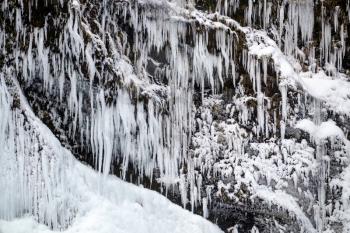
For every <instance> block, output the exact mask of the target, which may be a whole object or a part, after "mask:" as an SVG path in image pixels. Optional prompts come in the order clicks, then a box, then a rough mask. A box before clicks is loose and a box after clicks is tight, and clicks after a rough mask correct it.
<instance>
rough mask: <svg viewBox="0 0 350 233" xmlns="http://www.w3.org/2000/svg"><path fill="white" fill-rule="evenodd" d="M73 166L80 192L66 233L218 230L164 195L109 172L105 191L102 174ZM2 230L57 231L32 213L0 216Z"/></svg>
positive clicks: (4, 232)
mask: <svg viewBox="0 0 350 233" xmlns="http://www.w3.org/2000/svg"><path fill="white" fill-rule="evenodd" d="M74 163H75V165H74V167H71V169H72V174H70V175H71V177H74V181H72V183H74V184H72V185H75V188H76V189H77V191H78V192H79V199H80V200H79V203H78V205H79V211H78V212H77V214H76V215H77V216H76V218H75V219H74V221H73V222H72V225H71V226H69V227H68V229H66V230H64V231H62V232H65V233H77V232H85V233H110V232H115V233H125V232H128V233H147V232H149V233H157V232H159V233H163V232H174V233H182V232H188V233H200V232H203V233H205V232H206V233H215V232H221V230H220V229H219V228H218V227H217V226H215V225H214V224H212V223H210V222H208V221H207V220H204V219H203V218H201V217H200V216H196V215H194V214H192V213H190V212H189V211H186V210H184V209H182V208H181V207H179V206H177V205H175V204H172V203H171V202H170V201H169V200H167V199H166V198H165V197H163V196H162V195H160V194H158V193H156V192H153V191H150V190H146V189H144V188H141V187H136V186H135V185H132V184H128V183H126V182H123V181H121V180H120V179H118V178H115V177H112V176H108V177H107V178H106V179H105V180H104V181H103V182H104V184H103V188H102V191H101V192H99V191H98V189H96V187H97V185H98V183H99V182H100V179H101V176H100V175H99V174H98V173H96V172H95V171H93V170H92V169H91V168H88V167H86V166H84V165H82V164H80V163H79V162H77V161H74ZM0 232H2V233H49V232H55V231H52V230H50V229H49V228H48V227H47V226H45V225H43V224H38V223H37V222H36V221H35V220H34V219H33V218H32V217H28V216H26V217H22V218H19V219H14V220H12V221H4V220H0Z"/></svg>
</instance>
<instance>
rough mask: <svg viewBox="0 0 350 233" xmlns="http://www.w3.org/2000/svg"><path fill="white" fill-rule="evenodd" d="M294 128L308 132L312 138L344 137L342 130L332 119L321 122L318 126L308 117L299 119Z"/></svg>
mask: <svg viewBox="0 0 350 233" xmlns="http://www.w3.org/2000/svg"><path fill="white" fill-rule="evenodd" d="M295 128H298V129H302V130H304V131H306V132H308V133H309V134H310V135H311V136H312V137H313V138H315V139H318V140H321V139H327V138H339V139H345V136H344V132H343V130H342V129H341V128H339V127H338V126H337V125H336V123H335V122H334V121H333V120H328V121H326V122H322V123H321V124H320V125H319V126H317V125H315V124H314V123H313V122H312V121H311V120H309V119H303V120H301V121H299V122H298V123H297V124H296V126H295Z"/></svg>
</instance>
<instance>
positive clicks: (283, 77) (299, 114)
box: [0, 0, 350, 232]
mask: <svg viewBox="0 0 350 233" xmlns="http://www.w3.org/2000/svg"><path fill="white" fill-rule="evenodd" d="M348 8H349V7H348V5H347V4H346V1H340V0H339V1H327V0H325V1H322V2H321V1H312V0H308V1H293V0H288V1H279V0H267V1H258V2H257V1H255V2H253V1H252V0H249V1H241V2H240V1H237V0H233V1H230V2H227V1H219V2H212V1H196V2H186V1H184V2H181V1H179V2H154V1H141V2H138V1H111V0H103V1H100V0H84V1H80V2H79V1H77V0H74V1H63V0H62V1H58V0H57V1H55V0H49V1H43V2H40V3H38V4H36V3H35V1H25V0H24V1H6V2H3V3H2V8H1V10H0V21H1V22H4V23H3V24H1V26H0V37H1V38H3V39H0V49H1V51H2V52H1V54H0V69H1V75H2V76H1V77H6V78H8V79H16V80H18V83H19V86H20V87H21V89H22V91H23V93H24V95H25V97H26V99H27V100H28V102H29V105H30V107H31V108H32V109H33V111H34V113H35V114H36V116H37V117H39V118H40V119H41V120H42V121H43V122H44V123H45V124H46V126H48V127H49V129H50V130H51V131H52V132H53V133H54V134H55V135H56V137H57V138H58V139H59V141H60V142H61V143H62V144H63V145H64V147H66V148H67V149H68V150H70V151H71V152H72V153H73V154H74V155H75V156H76V158H78V159H79V160H81V161H83V162H85V163H87V164H89V165H91V166H93V167H94V168H96V169H97V170H98V171H99V172H101V173H111V174H115V175H117V176H119V177H121V178H123V179H125V180H127V181H129V182H133V183H136V184H142V185H143V186H145V187H147V188H150V189H153V190H156V191H159V192H160V193H162V194H164V195H166V196H167V197H168V198H169V199H170V200H172V201H174V202H175V203H177V204H179V205H182V206H183V207H184V208H187V209H189V210H192V211H193V212H195V213H197V214H200V215H203V216H204V217H206V218H208V219H209V220H211V221H212V222H214V223H217V224H218V225H219V226H220V227H221V228H222V229H223V230H224V231H227V232H235V230H238V231H239V232H249V231H251V230H252V232H255V231H253V230H254V229H258V230H259V232H279V231H281V232H299V231H305V232H324V231H326V230H329V232H346V230H349V229H350V228H348V227H349V226H348V225H347V222H346V219H347V218H346V216H347V206H348V203H347V202H349V197H348V196H347V195H348V193H347V192H346V190H347V189H346V188H347V186H346V182H347V180H346V177H347V176H346V174H347V166H348V161H347V156H348V155H349V148H348V147H349V141H348V140H349V133H348V132H349V130H350V125H349V122H350V121H349V116H350V104H349V103H350V90H347V87H350V84H349V78H348V76H347V74H349V61H348V57H349V56H348V55H349V49H348V44H349V42H350V41H349V40H350V37H349V36H348V32H349V14H350V11H349V10H348ZM315 85H319V86H320V87H319V89H318V88H315ZM329 120H332V121H329ZM310 127H311V129H310ZM339 131H341V132H343V134H341V133H339ZM333 132H336V133H333Z"/></svg>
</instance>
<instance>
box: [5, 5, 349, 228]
mask: <svg viewBox="0 0 350 233" xmlns="http://www.w3.org/2000/svg"><path fill="white" fill-rule="evenodd" d="M33 4H34V5H33V6H31V7H35V3H33ZM59 4H63V2H61V3H59ZM220 4H222V5H220ZM20 5H21V6H20V7H18V8H17V9H15V10H14V9H12V10H10V9H7V6H8V3H7V1H3V2H2V4H1V7H2V11H8V14H12V15H13V17H12V19H13V20H15V21H16V34H17V38H18V41H22V42H23V43H25V44H26V43H28V49H27V50H26V51H21V50H20V46H19V45H17V46H18V47H17V48H16V49H14V54H13V56H14V58H15V59H14V61H15V69H16V73H21V75H22V77H21V79H22V80H23V81H24V82H28V83H30V82H31V81H32V80H33V79H34V78H35V77H40V78H41V81H42V83H43V87H44V88H45V91H46V92H47V93H51V94H56V95H57V96H58V99H59V101H62V102H65V103H66V104H67V105H68V109H67V111H66V114H67V115H68V116H70V117H71V118H72V122H73V123H72V124H71V128H70V133H71V134H72V135H74V134H76V133H80V135H79V136H80V138H81V142H80V143H81V144H86V145H87V146H88V147H89V148H90V150H91V152H92V154H93V156H94V161H95V166H96V168H97V169H98V170H99V171H100V172H103V173H105V174H107V173H109V172H110V169H111V164H112V162H113V161H119V162H120V164H122V165H121V166H122V167H121V171H122V174H118V175H121V176H122V177H123V178H126V174H127V172H128V169H129V164H132V165H133V169H135V170H136V171H137V172H138V174H139V176H140V179H142V177H143V176H147V177H149V178H151V180H152V178H153V173H154V170H155V169H157V170H158V171H159V181H160V182H161V183H162V184H164V185H165V186H166V187H167V188H168V187H169V186H170V185H178V187H179V188H180V191H181V194H182V202H183V205H184V206H185V205H187V203H189V202H190V203H191V206H192V210H193V209H194V208H195V207H196V206H198V205H201V204H204V205H206V204H208V203H207V202H208V201H207V200H208V199H207V198H206V197H203V196H202V192H201V191H202V190H201V186H202V175H201V174H200V173H199V172H198V171H197V170H196V168H195V165H194V164H198V162H197V163H195V162H194V161H192V158H191V157H190V156H188V146H189V145H190V143H191V134H192V128H193V124H194V122H193V114H194V113H193V110H194V106H193V93H194V89H195V88H196V87H199V88H200V89H201V92H202V96H203V95H204V94H203V93H204V89H205V88H210V89H211V91H212V92H213V93H218V92H220V90H221V88H222V87H223V84H224V82H225V81H226V80H233V83H235V80H236V75H237V72H236V64H235V63H236V62H237V57H238V56H239V55H241V56H242V58H241V59H240V60H241V62H242V63H243V64H244V67H245V68H246V70H247V71H248V73H249V74H250V77H251V80H252V82H253V83H254V90H255V92H256V99H257V115H258V119H257V122H258V126H257V129H256V133H257V134H258V135H264V136H266V137H268V136H269V134H270V133H271V132H273V133H276V130H275V129H274V128H273V126H274V125H276V124H277V122H275V121H276V120H274V119H270V118H269V114H268V113H267V112H268V110H269V107H270V106H269V104H267V105H266V104H265V102H266V101H265V100H266V98H265V95H264V93H263V92H262V88H261V85H262V82H265V83H266V82H268V80H267V59H268V58H266V57H265V58H259V57H257V56H256V55H254V54H247V53H243V54H239V55H237V54H235V35H234V34H232V33H228V32H227V31H225V30H222V29H217V30H215V42H216V44H215V45H214V46H215V48H216V50H215V51H216V52H215V53H213V52H210V51H209V50H210V49H209V48H208V47H209V46H208V43H209V38H211V37H210V36H211V35H210V34H209V31H207V30H204V31H196V29H195V28H191V30H192V33H190V37H192V38H190V40H192V42H193V46H190V45H189V44H191V43H189V44H186V41H187V40H188V39H189V38H188V34H189V32H188V31H189V30H188V27H189V24H188V23H187V22H185V21H182V20H180V19H179V18H174V19H169V13H168V12H167V11H165V10H163V9H162V8H159V9H158V10H157V9H152V10H151V9H146V10H144V9H141V10H140V9H138V5H137V4H135V6H133V7H132V4H120V5H118V4H117V5H116V4H115V3H110V2H109V1H108V0H103V1H102V4H101V7H102V9H100V10H101V14H102V17H101V22H99V26H100V27H101V28H100V31H101V32H103V33H101V34H102V35H95V34H93V33H92V32H91V31H90V28H89V27H90V26H89V25H88V24H87V22H88V21H86V20H85V21H84V22H83V21H82V17H83V16H82V14H81V12H80V11H81V10H82V8H83V7H81V6H80V3H79V2H78V1H77V0H74V1H71V2H69V3H68V5H69V16H68V19H67V22H66V25H65V27H64V31H63V32H62V34H61V35H60V38H59V51H60V52H59V53H54V52H52V51H51V50H50V48H48V47H45V43H44V42H45V41H46V40H47V27H49V25H48V24H47V23H46V24H45V26H44V27H43V28H33V30H32V31H31V32H29V31H28V30H27V28H26V26H25V25H24V23H23V22H22V21H21V19H22V15H23V3H22V2H20ZM287 5H288V7H287ZM238 7H239V1H238V0H235V1H233V2H232V1H231V3H228V2H227V1H224V2H223V3H222V1H219V2H218V5H217V7H216V10H217V11H219V12H220V13H221V14H224V15H225V14H227V15H229V14H232V13H234V12H235V11H236V10H237V9H238ZM271 9H272V3H271V2H270V1H266V0H264V1H263V2H262V1H253V0H249V2H248V8H247V9H246V12H245V21H246V24H247V25H248V26H254V25H255V24H257V23H258V22H262V23H261V24H262V27H263V28H268V27H269V25H270V24H271V23H272V21H271V12H272V10H271ZM154 11H156V13H157V14H154V13H155V12H154ZM285 11H287V12H285ZM339 11H340V9H337V11H336V12H339ZM140 12H142V13H141V14H140ZM278 12H279V17H280V18H279V25H278V27H277V28H278V30H277V29H276V33H275V34H276V36H277V41H278V45H279V46H280V48H281V49H282V50H283V52H284V54H286V55H288V56H289V55H291V56H294V57H295V58H298V59H302V60H303V59H305V60H306V59H307V60H308V61H309V62H310V68H311V69H312V68H313V67H314V68H316V65H315V64H316V58H315V52H314V51H315V48H314V47H312V46H313V45H311V44H310V46H311V47H310V48H309V50H310V51H311V52H310V54H309V58H306V57H304V56H303V55H304V54H303V53H300V51H299V49H298V47H297V44H298V42H299V41H301V42H302V43H304V44H308V42H309V41H311V40H312V35H313V26H314V21H313V20H314V13H313V12H314V2H313V1H292V0H291V1H283V4H281V5H280V6H279V7H278ZM170 14H171V12H170ZM120 15H125V20H126V18H127V17H126V16H127V15H128V16H130V19H129V21H128V23H130V24H131V26H132V28H133V30H134V48H132V50H133V51H134V53H135V54H136V57H137V61H135V66H134V67H133V66H132V65H131V62H130V61H129V59H128V58H127V56H128V55H129V52H130V48H128V47H127V46H126V45H125V44H126V43H123V41H125V40H127V35H125V33H123V32H122V30H121V29H119V27H118V24H117V21H118V20H117V19H119V18H120ZM154 15H157V17H156V18H154ZM337 17H338V16H337V13H335V14H334V19H337ZM322 19H323V18H322ZM305 22H307V23H305ZM337 22H338V20H335V21H334V25H333V27H334V28H333V29H334V30H335V31H336V32H338V33H339V35H340V36H339V37H340V38H341V44H342V46H341V47H339V48H338V47H336V46H333V45H332V33H331V27H332V25H331V24H330V22H328V21H326V20H325V19H323V21H322V40H321V48H322V57H321V58H320V59H322V61H323V62H324V63H325V64H328V65H329V67H335V68H334V69H333V70H332V71H334V72H333V73H331V74H335V73H337V72H338V70H340V69H341V67H342V59H343V57H344V53H345V31H344V26H343V25H340V26H339V25H338V23H337ZM83 31H84V33H87V34H89V35H90V37H91V41H90V42H88V43H87V44H85V43H84V39H83V36H82V35H83ZM28 34H29V41H26V38H27V37H28ZM0 35H3V36H1V37H0V50H5V46H6V43H7V42H6V32H5V31H0ZM116 35H122V36H121V37H122V39H120V37H117V36H116ZM299 35H301V38H299ZM107 40H108V48H107V47H106V44H107V43H106V41H107ZM95 51H99V52H100V53H102V54H103V55H104V56H106V57H107V56H109V57H108V59H109V60H108V61H109V62H110V64H112V67H113V69H114V70H115V72H116V73H119V74H122V76H123V78H124V80H123V82H124V84H125V86H124V87H119V88H118V91H117V93H116V95H115V96H114V97H113V98H114V100H115V101H113V103H112V104H110V103H107V101H106V97H105V96H106V93H105V90H104V88H102V87H95V86H93V80H95V79H99V80H109V79H113V77H112V76H113V75H111V74H109V73H108V72H106V71H103V70H102V71H101V70H100V69H99V68H97V65H96V62H97V58H96V57H95V55H94V52H95ZM154 52H155V53H157V54H161V53H166V56H165V57H166V65H159V62H157V61H155V60H154V59H152V58H151V57H150V56H149V54H151V53H154ZM81 59H83V60H85V61H86V62H87V64H88V75H89V77H84V75H83V74H82V72H81V71H80V70H79V69H77V68H76V65H77V64H79V62H80V61H81ZM150 64H152V65H154V66H155V67H156V68H155V71H154V77H153V78H154V79H162V82H164V83H167V86H166V87H165V88H164V86H162V85H159V87H157V88H160V89H162V88H163V89H165V90H166V93H167V99H166V100H165V102H166V104H164V105H161V104H160V103H161V102H162V101H160V100H159V99H158V97H157V94H155V93H156V92H155V91H154V90H153V89H152V88H150V90H147V86H151V85H150V84H151V80H150V79H149V78H148V77H147V75H146V68H145V67H147V66H148V65H150ZM313 64H314V65H313ZM19 71H22V72H19ZM312 71H315V69H313V70H312ZM276 73H278V72H276ZM86 78H89V79H90V87H89V88H88V89H89V91H90V92H89V94H88V97H87V95H86V93H83V89H84V88H83V85H84V79H86ZM130 83H132V85H136V87H137V89H138V94H139V93H140V92H149V93H151V94H149V101H147V103H146V102H143V101H141V100H137V103H136V104H134V102H133V98H132V94H130V93H129V92H128V88H129V86H131V84H130ZM67 88H69V89H68V91H69V95H67V96H66V95H65V94H66V91H67ZM0 94H1V93H0ZM281 94H282V109H283V111H282V115H283V116H282V120H283V122H281V123H280V125H281V127H282V128H283V127H284V124H285V123H284V122H285V121H286V120H287V89H286V87H285V86H281ZM84 98H87V99H84ZM3 99H6V96H5V97H3ZM1 101H2V102H0V103H1V104H2V106H1V110H2V109H9V107H8V106H6V105H5V104H6V102H5V101H4V100H1ZM83 103H89V104H90V107H89V112H88V113H86V112H84V111H83V110H82V109H83ZM9 111H10V110H8V112H9ZM246 111H247V109H246V108H242V113H241V114H242V115H244V114H246ZM271 125H272V126H271ZM1 127H2V128H3V129H2V132H3V134H2V135H8V134H9V133H8V132H9V131H7V128H8V126H1ZM6 127H7V128H6ZM77 129H79V131H78V130H77ZM281 132H282V134H283V132H284V130H283V129H281ZM282 138H283V136H282ZM18 140H20V138H18ZM29 143H30V142H29ZM18 145H20V144H18ZM15 151H16V155H13V156H15V157H16V156H17V157H19V156H18V153H20V151H19V150H18V149H16V150H15ZM33 156H36V155H33ZM30 158H31V157H30ZM30 158H28V159H30ZM9 159H11V158H9ZM12 159H13V158H12ZM33 161H34V163H35V162H38V161H39V159H34V160H33ZM17 163H18V161H17ZM26 163H28V164H32V166H36V169H37V170H40V166H39V164H33V163H32V162H31V161H28V162H26ZM191 164H192V165H193V166H186V168H187V169H185V168H184V166H185V165H191ZM199 166H200V165H199ZM185 170H186V171H185ZM22 176H23V178H25V177H27V176H28V174H22ZM0 181H1V182H4V180H3V179H2V178H1V180H0ZM16 185H17V184H16ZM33 185H34V184H33ZM13 198H14V197H13ZM21 198H23V197H21ZM7 199H11V198H10V197H8V198H5V199H4V200H7ZM28 200H29V199H28ZM28 200H23V201H22V202H18V203H19V204H18V205H24V206H25V208H26V209H32V211H33V212H34V213H35V208H36V207H35V203H34V204H33V203H32V204H31V203H30V202H28ZM0 201H1V200H0ZM11 203H16V200H15V199H12V201H11V202H8V205H12V204H11ZM9 208H10V207H9ZM204 209H205V210H206V208H205V207H204ZM14 210H16V208H14ZM204 212H205V215H207V212H206V211H204ZM17 214H18V213H15V212H14V213H7V212H3V211H2V209H0V217H1V218H11V217H14V216H16V215H17ZM35 214H37V213H35ZM62 221H64V220H62ZM56 222H57V221H56ZM59 222H61V221H59Z"/></svg>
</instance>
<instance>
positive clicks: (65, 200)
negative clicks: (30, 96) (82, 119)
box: [0, 80, 221, 233]
mask: <svg viewBox="0 0 350 233" xmlns="http://www.w3.org/2000/svg"><path fill="white" fill-rule="evenodd" d="M0 88H1V92H0V93H1V95H0V109H1V111H0V112H1V117H2V118H3V119H6V120H5V121H4V122H3V124H2V125H0V138H2V139H4V141H2V142H4V143H5V150H3V151H2V152H1V157H0V159H1V160H0V161H1V166H0V174H2V176H1V177H0V189H1V190H6V191H5V193H3V192H2V194H1V195H0V203H14V201H17V200H18V201H17V203H15V206H16V208H11V207H10V206H8V205H1V206H0V217H1V219H2V220H0V232H1V233H22V232H23V233H48V232H56V230H58V229H59V230H62V232H67V233H73V232H74V233H77V232H86V233H97V232H98V233H110V232H116V233H125V232H128V233H141V232H142V233H144V232H152V233H156V232H160V233H163V232H178V233H182V232H189V233H200V232H203V233H211V232H212V233H214V232H221V230H220V229H219V228H218V227H217V226H215V225H214V224H212V223H210V222H209V221H207V220H205V219H203V218H202V217H200V216H197V215H194V214H192V213H191V212H189V211H187V210H184V209H182V208H181V207H180V206H177V205H175V204H173V203H171V202H170V201H169V200H167V199H166V198H165V197H164V196H162V195H160V194H158V193H156V192H154V191H150V190H146V189H144V188H142V187H137V186H135V185H133V184H129V183H126V182H124V181H122V180H120V179H119V178H116V177H114V176H110V175H106V174H101V173H99V172H97V171H94V170H93V169H92V168H89V167H87V166H86V165H83V164H81V163H80V162H78V161H77V160H76V159H75V158H74V156H73V155H72V154H71V153H70V152H69V151H68V150H67V149H65V148H63V147H62V146H61V144H60V142H59V141H58V140H57V139H56V138H55V136H54V135H53V134H52V133H51V131H50V130H49V129H48V128H47V127H46V126H45V125H44V124H43V123H42V122H41V121H40V120H39V119H38V118H36V116H35V115H34V113H33V112H32V111H31V109H30V107H29V105H28V103H27V102H26V100H25V98H24V96H23V95H22V94H21V92H20V90H19V89H18V84H17V83H16V82H13V88H11V89H12V91H13V90H17V91H18V96H19V98H20V100H21V102H20V103H21V110H22V111H16V110H15V111H16V113H15V114H12V113H11V111H9V106H10V103H11V99H12V98H11V95H10V92H9V91H8V88H7V87H6V84H5V83H4V82H3V81H2V80H0ZM23 117H25V119H26V120H25V121H24V122H23V121H22V119H23ZM17 122H19V124H17ZM23 127H25V128H26V130H25V131H24V129H23ZM12 130H14V131H15V132H18V134H13V132H12ZM15 142H16V144H15V145H14V144H13V143H15ZM32 145H34V146H32ZM13 146H16V147H17V148H22V149H23V151H21V153H19V152H18V151H17V152H16V153H13V152H14V151H13V150H12V148H13ZM39 148H41V149H39ZM32 153H33V155H34V157H32V158H30V157H31V156H30V155H31V154H32ZM39 154H40V155H41V156H40V157H39V156H38V155H39ZM22 163H23V164H22ZM21 164H22V165H21ZM23 165H24V167H23ZM8 169H10V170H8ZM2 172H4V173H2ZM27 172H29V173H27ZM31 172H32V173H33V172H34V173H36V174H35V176H32V175H31V174H30V173H31ZM6 173H7V174H6ZM5 174H6V175H5ZM12 174H13V175H12ZM11 176H12V177H11ZM7 179H10V181H12V183H11V185H12V186H11V189H9V187H7V186H6V185H7ZM23 181H24V183H22V182H23ZM39 183H41V185H39V186H37V184H39ZM22 185H24V186H22ZM7 194H10V195H7ZM11 194H13V195H11ZM14 194H16V195H14ZM29 194H36V195H37V196H28V195H29ZM27 197H29V199H28V200H27V199H26V198H27ZM17 198H19V199H17ZM30 202H32V203H30ZM37 208H38V209H37ZM16 210H18V211H17V212H16V213H15V214H14V215H12V214H11V213H12V212H13V211H16ZM30 213H33V215H31V214H30ZM4 219H6V220H4ZM44 224H45V225H44ZM46 225H49V226H51V227H53V228H54V229H53V230H51V229H50V228H49V227H47V226H46Z"/></svg>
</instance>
